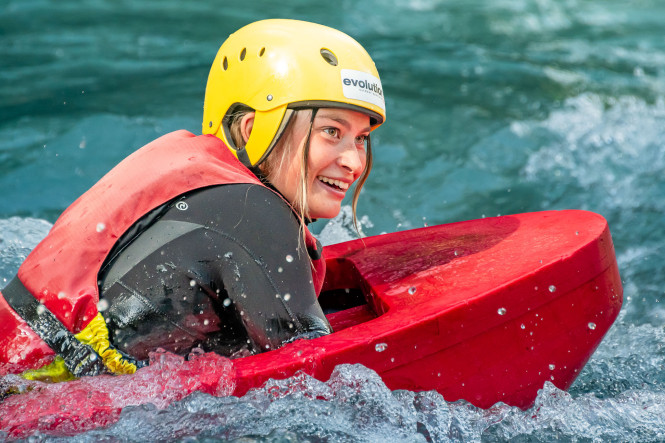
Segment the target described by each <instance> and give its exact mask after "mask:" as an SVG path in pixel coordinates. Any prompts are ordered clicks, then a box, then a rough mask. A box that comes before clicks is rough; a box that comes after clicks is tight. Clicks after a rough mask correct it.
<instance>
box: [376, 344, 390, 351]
mask: <svg viewBox="0 0 665 443" xmlns="http://www.w3.org/2000/svg"><path fill="white" fill-rule="evenodd" d="M386 349H388V345H387V344H386V343H377V344H376V346H374V350H375V351H376V352H383V351H385V350H386Z"/></svg>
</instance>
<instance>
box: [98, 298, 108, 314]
mask: <svg viewBox="0 0 665 443" xmlns="http://www.w3.org/2000/svg"><path fill="white" fill-rule="evenodd" d="M108 308H109V302H108V301H106V300H105V299H101V300H99V302H97V311H99V312H104V311H106V310H107V309H108Z"/></svg>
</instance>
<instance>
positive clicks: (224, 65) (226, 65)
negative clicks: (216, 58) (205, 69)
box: [222, 57, 229, 71]
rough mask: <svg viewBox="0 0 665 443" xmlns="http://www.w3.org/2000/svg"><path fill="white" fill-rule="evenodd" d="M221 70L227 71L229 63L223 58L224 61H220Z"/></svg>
mask: <svg viewBox="0 0 665 443" xmlns="http://www.w3.org/2000/svg"><path fill="white" fill-rule="evenodd" d="M222 68H224V70H225V71H226V70H227V69H229V61H228V60H227V59H226V57H224V60H222Z"/></svg>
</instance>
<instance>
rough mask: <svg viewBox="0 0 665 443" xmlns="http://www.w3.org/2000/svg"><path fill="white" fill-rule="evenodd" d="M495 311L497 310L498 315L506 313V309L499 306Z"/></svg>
mask: <svg viewBox="0 0 665 443" xmlns="http://www.w3.org/2000/svg"><path fill="white" fill-rule="evenodd" d="M496 312H497V314H499V315H506V312H507V311H506V308H499V309H497V311H496Z"/></svg>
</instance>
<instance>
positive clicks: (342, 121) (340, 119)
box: [317, 114, 372, 132]
mask: <svg viewBox="0 0 665 443" xmlns="http://www.w3.org/2000/svg"><path fill="white" fill-rule="evenodd" d="M317 116H319V117H321V118H325V119H328V120H332V121H335V122H337V123H339V124H340V125H342V126H344V127H345V128H346V129H349V128H350V127H351V123H349V121H348V120H347V119H345V118H343V117H335V116H329V115H325V114H317ZM371 129H372V128H371V126H367V127H366V128H363V129H362V131H361V132H369V131H370V130H371Z"/></svg>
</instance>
